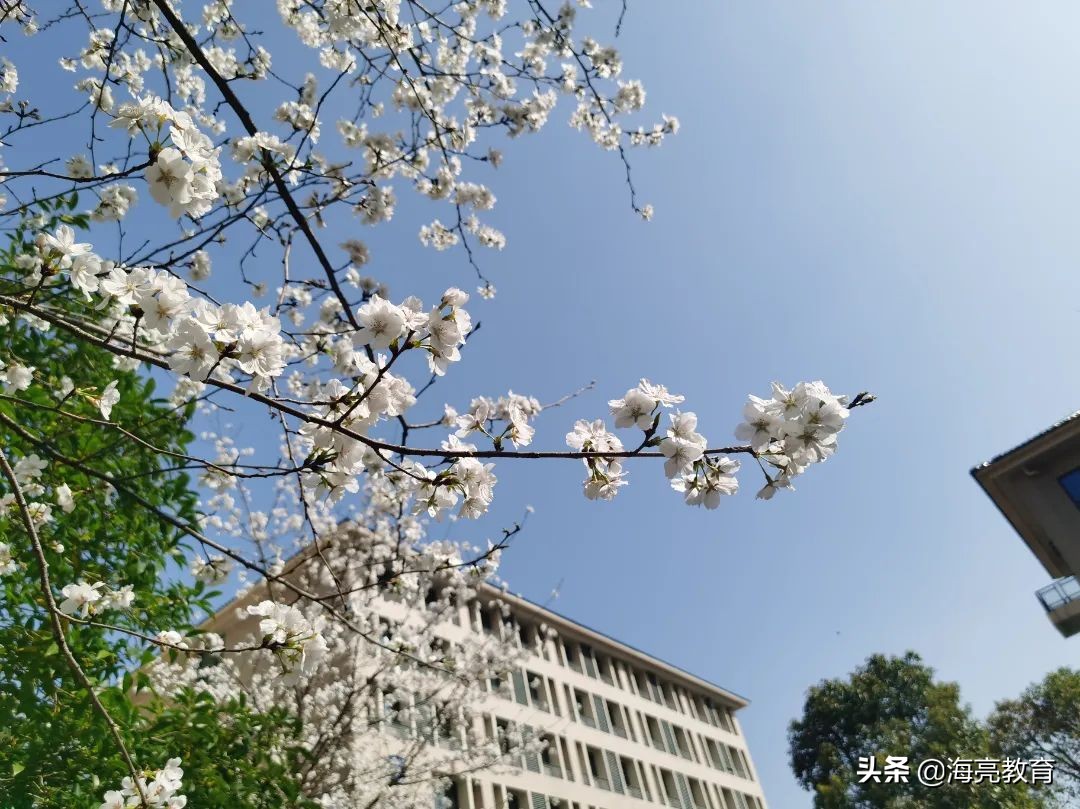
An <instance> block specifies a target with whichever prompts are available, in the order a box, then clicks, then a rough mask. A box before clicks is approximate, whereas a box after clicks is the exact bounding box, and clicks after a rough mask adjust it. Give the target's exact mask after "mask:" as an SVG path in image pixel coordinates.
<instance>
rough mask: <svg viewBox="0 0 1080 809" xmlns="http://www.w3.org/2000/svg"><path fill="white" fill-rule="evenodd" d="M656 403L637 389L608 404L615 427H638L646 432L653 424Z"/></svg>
mask: <svg viewBox="0 0 1080 809" xmlns="http://www.w3.org/2000/svg"><path fill="white" fill-rule="evenodd" d="M657 404H658V402H657V401H656V400H655V399H653V398H651V397H650V396H647V395H646V394H645V393H643V392H642V391H641V390H639V389H638V388H633V389H632V390H628V391H627V392H626V396H624V397H623V398H622V399H612V400H611V401H610V402H608V407H610V408H611V413H612V415H613V416H615V426H616V427H620V428H621V427H634V426H637V427H640V428H641V429H642V430H648V429H649V428H650V427H651V426H652V422H653V415H652V413H653V410H655V409H656V406H657Z"/></svg>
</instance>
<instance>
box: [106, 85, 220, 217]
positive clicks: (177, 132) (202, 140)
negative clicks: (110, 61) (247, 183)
mask: <svg viewBox="0 0 1080 809" xmlns="http://www.w3.org/2000/svg"><path fill="white" fill-rule="evenodd" d="M109 125H110V126H112V127H115V128H118V129H124V130H126V131H127V133H128V134H129V135H131V136H132V137H134V136H135V135H137V134H139V133H142V134H143V135H144V136H145V137H146V138H147V139H148V140H149V141H150V157H151V159H152V161H153V162H152V164H151V165H150V166H149V167H148V168H147V169H146V182H147V184H148V185H149V186H150V196H152V197H153V198H154V200H155V201H156V202H158V203H160V204H161V205H164V206H166V207H167V208H168V209H169V215H170V216H172V217H173V218H179V217H181V216H183V215H187V216H191V217H193V218H198V217H200V216H202V215H203V214H205V213H207V212H208V211H209V210H210V209H211V208H212V207H213V205H214V202H215V201H216V200H217V198H218V183H219V182H220V181H221V179H222V173H221V162H220V160H219V159H218V149H217V148H216V147H215V146H214V144H213V141H211V140H210V138H208V137H207V136H206V135H205V134H203V133H202V132H200V131H199V129H198V127H197V126H196V125H195V122H194V121H193V120H192V118H191V116H190V115H189V114H188V113H186V112H180V111H177V110H175V109H173V108H172V106H170V105H169V104H168V103H167V102H165V101H163V100H162V99H160V98H158V97H157V96H153V95H149V96H145V97H143V98H140V99H137V100H135V101H133V102H128V103H125V104H121V105H120V109H119V110H118V111H117V114H116V117H115V118H114V119H113V121H112V122H111V123H110V124H109ZM166 126H167V127H168V133H167V135H166V133H165V131H164V130H165V127H166ZM166 137H168V141H169V144H170V145H169V146H163V141H164V140H165V138H166ZM128 205H130V202H128ZM125 210H126V206H125Z"/></svg>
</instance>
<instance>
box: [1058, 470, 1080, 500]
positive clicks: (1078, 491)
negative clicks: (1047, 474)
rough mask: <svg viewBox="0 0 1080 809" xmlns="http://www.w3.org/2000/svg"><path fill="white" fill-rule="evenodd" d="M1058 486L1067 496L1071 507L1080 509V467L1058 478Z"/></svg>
mask: <svg viewBox="0 0 1080 809" xmlns="http://www.w3.org/2000/svg"><path fill="white" fill-rule="evenodd" d="M1058 484H1059V485H1060V486H1061V488H1062V489H1064V490H1065V494H1067V495H1069V499H1070V500H1072V501H1073V505H1074V506H1076V507H1077V508H1080V467H1077V468H1076V469H1074V470H1072V471H1071V472H1066V473H1065V474H1064V475H1062V476H1061V477H1059V478H1058Z"/></svg>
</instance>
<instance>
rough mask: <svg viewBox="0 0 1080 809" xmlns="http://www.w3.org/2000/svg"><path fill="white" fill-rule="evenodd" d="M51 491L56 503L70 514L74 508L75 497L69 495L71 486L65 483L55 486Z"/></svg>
mask: <svg viewBox="0 0 1080 809" xmlns="http://www.w3.org/2000/svg"><path fill="white" fill-rule="evenodd" d="M53 493H54V495H55V496H56V505H58V506H60V509H61V511H63V512H64V513H65V514H70V513H71V512H72V511H74V510H75V498H74V497H72V495H71V487H69V486H68V485H67V484H66V483H61V484H60V485H59V486H57V487H56V489H55V490H54V492H53Z"/></svg>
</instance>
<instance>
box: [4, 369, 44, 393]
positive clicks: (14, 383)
mask: <svg viewBox="0 0 1080 809" xmlns="http://www.w3.org/2000/svg"><path fill="white" fill-rule="evenodd" d="M35 370H36V369H35V368H34V366H32V365H30V366H27V365H19V364H17V363H16V364H13V365H9V366H8V367H7V368H5V369H4V370H3V371H0V383H2V384H3V386H4V392H5V393H17V392H18V391H20V390H26V389H27V388H28V387H30V385H31V383H32V382H33V381H34V371H35Z"/></svg>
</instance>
